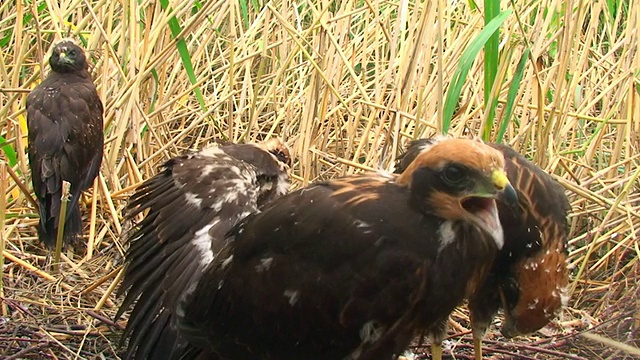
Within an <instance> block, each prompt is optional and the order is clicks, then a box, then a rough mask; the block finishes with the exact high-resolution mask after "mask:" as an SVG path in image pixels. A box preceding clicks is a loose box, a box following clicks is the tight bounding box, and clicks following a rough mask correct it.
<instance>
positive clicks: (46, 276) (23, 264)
mask: <svg viewBox="0 0 640 360" xmlns="http://www.w3.org/2000/svg"><path fill="white" fill-rule="evenodd" d="M2 256H3V257H4V258H5V259H7V260H9V261H11V262H14V263H16V264H18V266H20V267H23V268H25V269H27V270H28V271H30V272H33V273H34V274H36V275H38V276H40V277H41V278H43V279H45V280H48V281H57V280H56V278H55V277H53V276H52V275H51V274H49V273H46V272H44V271H42V270H40V269H38V268H36V267H35V266H33V265H31V264H29V263H28V262H26V261H24V260H22V259H20V258H18V257H16V256H15V255H13V254H11V253H10V252H8V251H6V250H3V251H2ZM60 287H62V288H63V289H65V290H67V291H71V290H73V287H72V286H71V285H69V284H67V283H64V282H60Z"/></svg>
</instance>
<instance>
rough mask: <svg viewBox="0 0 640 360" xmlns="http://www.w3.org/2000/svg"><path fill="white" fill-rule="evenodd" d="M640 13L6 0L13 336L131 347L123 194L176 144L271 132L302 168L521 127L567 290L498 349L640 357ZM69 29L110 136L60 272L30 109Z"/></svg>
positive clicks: (384, 160)
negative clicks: (40, 195)
mask: <svg viewBox="0 0 640 360" xmlns="http://www.w3.org/2000/svg"><path fill="white" fill-rule="evenodd" d="M501 11H506V12H501ZM494 17H495V18H494ZM492 18H494V21H493V22H490V20H491V19H492ZM485 19H486V20H485ZM485 23H488V25H486V26H485ZM485 28H486V29H488V30H485V31H483V29H485ZM638 28H640V3H638V2H637V1H629V0H606V1H605V0H568V1H559V0H536V1H525V0H512V1H509V2H507V1H502V3H500V2H499V1H485V2H484V3H481V2H479V1H476V2H474V1H472V0H469V1H462V0H459V1H458V0H449V1H444V0H439V1H428V0H423V1H422V2H420V1H415V0H387V1H379V0H345V1H326V0H300V1H289V0H274V1H264V0H251V1H246V0H239V1H226V0H210V1H206V0H202V1H197V0H196V1H181V0H160V1H147V0H139V1H123V0H62V1H50V0H17V1H3V2H2V4H1V5H0V46H1V48H2V51H1V52H0V57H1V61H0V78H1V79H2V82H1V85H0V134H1V135H2V139H0V141H1V142H2V144H0V147H1V148H2V163H1V164H0V165H1V166H0V190H4V191H3V192H2V191H0V193H2V194H6V195H5V196H4V197H2V196H0V198H2V201H1V203H0V208H1V209H2V210H3V211H2V215H0V223H2V225H3V226H2V227H1V229H2V233H1V234H0V235H1V240H0V245H1V246H2V249H3V257H4V260H3V261H4V266H3V277H2V282H1V283H0V285H1V288H0V300H1V301H0V311H1V313H2V314H1V315H2V317H1V318H0V357H5V358H7V359H17V358H33V359H39V358H51V359H53V358H55V359H58V358H60V359H72V358H73V359H75V358H116V357H117V353H118V344H117V341H116V339H117V337H118V335H119V331H120V329H121V327H122V325H123V324H124V322H122V321H121V322H119V323H113V322H112V321H111V320H110V319H112V316H113V314H114V313H115V309H116V308H117V305H118V304H119V301H120V299H118V298H116V297H115V295H114V293H113V292H112V291H113V290H114V288H116V286H117V282H118V280H119V277H118V274H119V269H120V266H121V264H122V256H123V251H124V248H125V244H123V242H122V239H121V238H120V237H119V234H120V233H121V231H122V229H123V227H126V225H127V224H123V222H122V217H121V210H122V208H123V207H124V205H125V203H126V200H127V197H128V196H129V195H130V194H131V191H132V189H133V188H135V186H136V185H137V184H139V183H140V182H141V181H142V180H143V179H147V178H148V177H150V176H152V175H153V174H155V172H156V171H157V167H158V166H159V165H160V164H162V163H163V162H164V161H166V160H167V159H168V158H169V157H171V156H175V155H177V154H180V153H182V152H184V151H186V150H187V149H195V148H201V147H203V146H205V145H207V144H208V143H210V142H212V141H213V140H214V139H222V140H232V141H243V142H247V141H257V140H260V139H263V138H265V137H268V136H272V135H279V136H281V137H283V138H284V139H285V140H286V141H287V142H288V144H289V145H290V146H291V147H292V149H293V152H294V154H295V157H296V161H295V165H294V168H293V173H294V185H295V186H302V185H304V184H307V183H309V182H313V181H316V180H319V179H326V178H332V177H335V176H339V175H342V174H347V173H353V172H358V171H362V170H370V169H388V168H389V167H390V166H391V164H392V163H393V160H394V159H395V157H396V155H397V154H398V153H399V152H400V150H401V149H402V147H403V146H404V144H406V143H407V141H409V140H411V139H416V138H421V137H427V136H432V135H437V134H441V133H443V132H448V133H449V134H450V135H453V136H480V137H483V138H484V139H487V140H493V141H504V142H507V143H509V144H511V145H512V146H513V147H514V148H516V149H517V150H519V151H520V152H522V153H523V154H526V155H527V156H528V157H530V158H531V159H532V160H534V161H535V162H536V163H537V164H539V165H540V166H541V167H543V168H545V169H546V170H547V171H549V172H550V173H552V174H553V175H554V176H555V177H556V178H557V179H558V180H559V181H560V182H561V183H562V184H563V185H564V186H565V187H566V188H567V194H568V195H569V197H570V200H571V205H572V213H571V216H570V219H569V220H570V225H571V242H570V243H571V247H570V259H571V266H572V283H571V286H572V290H573V292H572V297H571V301H570V304H569V305H570V306H569V308H568V309H566V310H565V311H564V313H563V314H562V317H561V319H559V320H558V321H556V322H555V323H554V324H553V325H552V326H549V327H547V328H546V329H545V330H544V331H541V332H538V333H536V334H533V335H532V336H530V337H527V338H520V339H515V340H512V341H505V340H504V339H502V338H501V337H500V336H499V335H498V332H497V331H495V330H493V332H492V334H489V337H488V341H487V343H486V345H487V348H486V349H485V351H486V352H487V354H488V356H492V355H495V356H496V357H506V358H509V357H510V356H514V355H513V354H516V353H517V354H519V356H521V358H524V359H526V358H533V357H535V358H562V357H566V358H577V359H580V358H589V359H599V358H625V357H629V358H631V357H632V356H633V355H632V354H633V353H634V351H636V356H637V354H638V353H637V351H638V349H637V348H636V347H637V346H640V341H639V340H638V339H639V338H640V300H638V299H640V286H639V285H638V282H640V265H639V261H638V259H639V258H640V247H639V245H638V241H637V238H638V233H639V231H640V230H639V229H640V191H638V190H639V189H640V185H639V184H640V182H639V181H638V176H639V174H640V166H638V165H639V163H640V155H639V154H640V151H639V150H640V149H639V148H640V55H639V54H638V49H639V48H640V43H639V39H638V35H639V33H638ZM491 29H494V30H495V29H497V30H496V31H493V32H492V31H491ZM62 37H72V38H74V39H76V40H77V41H79V42H81V43H82V44H83V46H84V47H85V48H86V49H88V54H89V56H88V57H89V61H90V63H91V66H92V74H93V76H94V81H95V83H96V84H97V87H98V91H99V93H100V95H101V97H102V99H103V102H104V105H105V114H104V115H105V136H106V145H105V156H104V161H103V165H102V171H101V175H100V178H99V180H97V181H96V184H95V187H94V189H93V192H92V193H90V194H89V196H87V197H86V199H85V200H86V201H85V205H86V206H85V208H84V210H83V212H84V214H85V218H86V219H87V224H89V225H88V226H87V228H86V231H85V233H86V234H87V239H86V246H85V244H81V246H79V247H78V248H76V249H75V250H74V251H73V252H68V253H66V254H64V255H63V257H62V259H63V260H62V266H61V270H60V271H59V272H55V271H53V270H52V268H51V267H50V266H48V265H47V258H46V253H45V252H44V250H43V248H42V246H41V245H40V244H39V243H38V241H37V237H36V231H35V225H36V223H37V212H36V211H35V210H34V207H33V205H32V201H33V200H32V197H31V195H30V193H31V181H30V172H29V170H28V163H27V158H26V143H27V141H26V136H27V129H26V124H25V111H24V108H25V99H26V95H27V93H28V92H29V90H30V89H32V88H33V87H35V86H36V85H37V84H38V82H39V81H41V79H42V78H43V77H44V76H45V74H46V72H48V71H49V70H48V65H47V62H46V61H47V60H48V56H47V52H48V51H49V48H50V45H51V43H52V42H54V41H55V40H57V39H60V38H62ZM476 55H477V56H476ZM454 320H455V321H456V322H455V324H454V325H456V326H454V327H453V332H454V333H455V334H453V333H452V335H455V336H453V337H452V339H451V343H450V345H451V346H452V347H454V349H453V351H454V353H455V354H456V358H469V355H468V354H470V353H472V352H470V351H469V345H470V344H471V343H470V336H469V335H468V333H466V332H465V331H466V326H467V325H468V323H467V322H466V320H467V318H466V315H465V312H464V310H461V311H460V312H456V313H455V314H454ZM625 343H626V346H627V348H624V346H625ZM634 346H635V347H634Z"/></svg>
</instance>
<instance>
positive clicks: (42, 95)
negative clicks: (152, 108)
mask: <svg viewBox="0 0 640 360" xmlns="http://www.w3.org/2000/svg"><path fill="white" fill-rule="evenodd" d="M49 64H50V66H51V73H49V75H48V76H47V78H46V79H45V80H44V81H43V82H42V83H41V84H40V85H38V86H37V87H36V88H35V89H33V91H31V93H30V94H29V96H28V97H27V127H28V129H29V166H30V168H31V180H32V183H33V190H34V191H35V194H36V197H37V199H38V204H39V211H40V223H39V225H38V237H39V238H40V240H41V241H42V242H44V244H45V245H46V246H47V247H48V248H50V249H51V248H53V247H54V246H55V243H56V235H57V228H58V215H59V212H60V204H61V201H60V197H61V195H62V181H63V180H65V181H68V182H69V183H70V184H71V199H70V201H69V204H68V210H67V216H66V221H65V233H64V240H65V243H69V242H70V241H72V240H73V239H75V238H76V237H77V236H78V235H79V234H81V233H82V217H81V214H80V207H79V205H78V200H79V198H80V194H81V192H82V191H83V190H86V189H87V188H89V187H90V186H91V185H92V184H93V180H94V179H95V177H96V176H97V174H98V171H99V170H100V164H101V162H102V151H103V149H102V147H103V143H104V136H103V133H102V126H103V124H102V110H103V109H102V101H100V97H99V96H98V92H97V91H96V87H95V85H94V84H93V81H92V79H91V75H90V74H89V71H88V64H87V59H86V57H85V54H84V52H83V50H82V49H81V48H80V47H79V46H77V45H76V44H74V43H73V42H71V41H69V40H63V41H61V42H59V43H57V44H56V45H55V46H54V47H53V51H52V54H51V57H50V59H49Z"/></svg>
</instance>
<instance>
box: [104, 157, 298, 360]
mask: <svg viewBox="0 0 640 360" xmlns="http://www.w3.org/2000/svg"><path fill="white" fill-rule="evenodd" d="M231 153H234V154H235V155H238V157H241V158H242V157H244V158H249V159H250V160H251V162H252V163H248V162H246V161H243V160H241V159H238V158H237V157H235V156H232V155H230V154H231ZM269 161H271V162H272V163H276V160H275V158H273V157H272V156H271V155H270V154H269V153H267V152H265V151H263V150H261V149H259V148H257V147H255V146H253V145H233V144H231V145H227V146H223V147H220V148H217V147H214V148H209V149H205V150H203V151H201V152H199V153H195V154H189V155H185V156H181V157H177V158H174V159H171V160H170V161H168V162H167V163H166V164H165V165H164V168H163V170H162V171H161V172H160V173H159V174H157V175H156V176H154V177H153V178H151V179H149V180H147V181H146V182H144V183H143V184H142V185H141V186H140V187H139V188H138V189H137V190H136V192H135V193H134V194H133V196H132V197H131V199H130V202H129V204H128V207H127V218H128V219H135V218H136V217H137V216H138V215H141V214H144V213H145V212H146V215H145V216H144V219H143V220H142V221H141V222H140V223H138V224H137V225H136V227H135V228H134V229H133V230H132V232H131V234H130V235H129V236H128V238H129V243H130V247H129V250H128V251H127V255H126V259H127V264H126V268H125V277H124V281H123V284H122V285H121V288H120V291H119V292H120V293H123V292H124V291H125V290H126V291H127V295H126V297H125V299H124V302H123V304H122V305H121V307H120V309H119V311H118V313H117V316H116V318H117V317H120V316H121V315H122V314H123V313H124V311H126V310H127V309H128V308H129V307H130V306H131V305H132V304H133V303H134V302H135V306H134V309H133V311H132V313H131V316H130V317H129V322H128V324H127V328H126V330H125V333H124V334H123V336H122V339H123V341H124V340H125V339H126V338H129V343H128V350H127V353H126V355H125V358H136V359H142V358H150V359H163V358H171V357H173V356H176V355H175V354H180V353H181V352H182V351H184V349H185V347H186V345H187V344H186V343H185V342H184V340H183V339H181V338H180V337H179V335H178V333H177V332H176V328H175V324H174V314H175V310H176V304H177V303H178V300H179V299H180V298H181V297H182V296H186V295H187V294H188V293H189V292H190V291H191V290H192V288H191V287H192V286H195V285H194V284H195V283H197V281H198V279H199V277H200V274H201V269H202V268H204V267H205V266H206V265H207V264H209V263H210V262H211V261H212V260H213V259H214V258H215V257H216V256H217V253H218V252H219V250H220V248H221V247H222V246H223V241H224V234H225V233H226V232H227V231H228V230H229V229H230V228H231V227H232V226H233V225H235V224H236V223H237V222H238V221H239V220H240V219H242V218H244V217H245V216H247V215H248V214H250V213H253V212H256V211H258V207H259V205H260V204H261V203H262V201H264V200H268V199H269V196H279V195H281V194H280V193H278V192H277V190H276V189H279V190H282V189H283V185H282V182H285V183H286V179H287V178H288V175H287V173H286V172H283V171H282V170H281V168H280V167H278V166H277V164H275V165H274V164H271V163H270V162H269ZM254 164H255V165H254ZM272 165H273V166H272ZM274 166H275V167H274ZM278 181H280V182H281V183H280V187H278V186H277V185H276V183H278ZM287 184H288V183H287ZM285 185H286V184H285ZM284 188H286V186H284Z"/></svg>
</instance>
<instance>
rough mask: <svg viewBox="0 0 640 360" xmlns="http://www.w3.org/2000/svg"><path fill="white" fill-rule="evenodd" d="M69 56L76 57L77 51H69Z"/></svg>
mask: <svg viewBox="0 0 640 360" xmlns="http://www.w3.org/2000/svg"><path fill="white" fill-rule="evenodd" d="M67 55H69V56H75V55H76V51H75V50H69V51H68V52H67Z"/></svg>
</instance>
